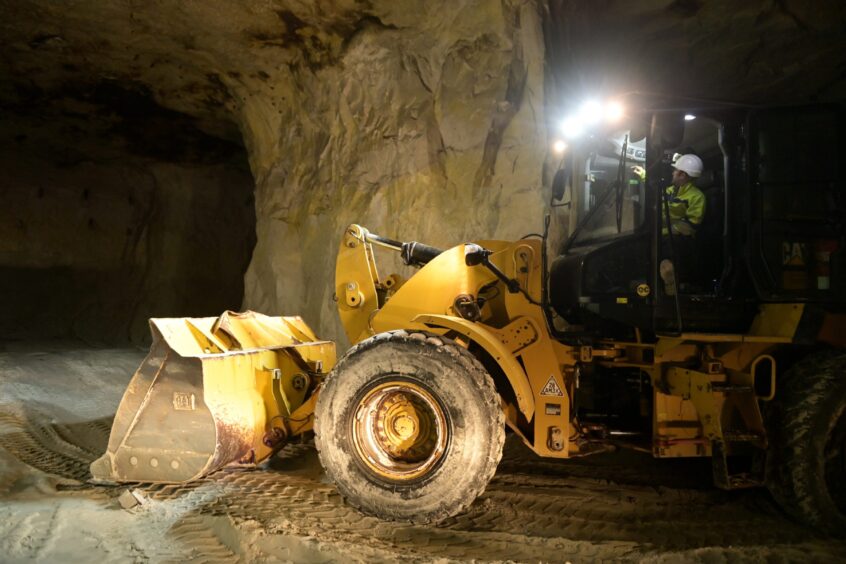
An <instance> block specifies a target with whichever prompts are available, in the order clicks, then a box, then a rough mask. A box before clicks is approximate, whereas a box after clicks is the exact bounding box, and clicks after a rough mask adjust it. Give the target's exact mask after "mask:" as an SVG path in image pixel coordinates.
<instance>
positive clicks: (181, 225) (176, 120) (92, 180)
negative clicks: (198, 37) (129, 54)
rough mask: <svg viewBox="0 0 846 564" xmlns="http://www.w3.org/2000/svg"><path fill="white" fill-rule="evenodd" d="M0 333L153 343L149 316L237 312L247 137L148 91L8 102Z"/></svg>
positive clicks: (63, 93) (249, 193) (2, 162)
mask: <svg viewBox="0 0 846 564" xmlns="http://www.w3.org/2000/svg"><path fill="white" fill-rule="evenodd" d="M0 171H2V172H0V200H2V205H0V296H3V300H2V303H3V304H4V306H3V308H2V309H3V311H2V315H0V340H5V341H10V340H42V339H44V340H46V339H83V340H85V341H88V342H91V343H104V344H105V343H108V344H119V343H127V342H132V343H142V342H145V341H147V340H148V338H149V330H148V328H147V319H148V318H149V317H181V316H213V315H219V314H220V313H221V312H222V311H224V310H226V309H238V308H239V307H240V305H241V301H242V299H243V291H244V282H243V275H244V272H245V270H246V268H247V265H248V263H249V260H250V256H251V253H252V250H253V247H254V246H255V221H256V220H255V209H254V199H253V189H254V183H253V178H252V175H251V173H250V168H249V165H248V162H247V154H246V150H245V148H244V146H243V144H242V143H240V140H232V139H222V138H220V137H218V136H215V135H212V134H209V133H207V132H205V131H203V130H202V129H201V128H200V127H199V126H198V123H197V122H196V120H194V118H192V117H190V116H187V115H185V114H181V113H178V112H175V111H172V110H169V109H166V108H164V107H162V106H160V105H159V104H157V103H156V101H155V100H154V98H153V96H152V95H151V93H150V92H149V91H148V90H147V89H146V88H145V87H143V86H142V85H138V84H134V83H128V82H122V83H121V82H117V81H111V80H106V81H103V80H101V81H97V82H95V83H85V82H81V83H73V84H69V85H63V86H61V87H57V88H55V89H51V91H50V92H44V91H42V90H39V89H37V88H32V89H21V88H20V87H19V88H18V89H17V90H16V92H15V96H14V97H13V99H11V100H9V99H7V100H5V101H3V102H2V104H0Z"/></svg>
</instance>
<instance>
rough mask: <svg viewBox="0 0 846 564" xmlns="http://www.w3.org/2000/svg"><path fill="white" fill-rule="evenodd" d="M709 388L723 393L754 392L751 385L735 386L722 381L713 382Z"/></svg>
mask: <svg viewBox="0 0 846 564" xmlns="http://www.w3.org/2000/svg"><path fill="white" fill-rule="evenodd" d="M711 390H712V391H714V392H720V393H723V394H750V393H752V392H754V389H753V388H752V386H736V385H732V384H724V383H722V382H714V383H713V384H711Z"/></svg>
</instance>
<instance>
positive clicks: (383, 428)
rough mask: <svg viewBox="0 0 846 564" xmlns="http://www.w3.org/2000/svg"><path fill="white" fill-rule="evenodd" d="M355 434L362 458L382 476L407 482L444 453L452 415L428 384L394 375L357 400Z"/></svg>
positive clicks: (367, 465)
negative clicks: (391, 378)
mask: <svg viewBox="0 0 846 564" xmlns="http://www.w3.org/2000/svg"><path fill="white" fill-rule="evenodd" d="M352 438H353V444H354V445H355V449H356V452H357V454H358V456H359V458H360V460H361V461H362V462H363V463H364V465H365V466H366V467H367V468H368V469H369V470H370V471H371V472H372V473H374V474H375V475H376V476H377V477H379V478H381V479H385V480H389V481H392V482H408V481H412V480H416V479H418V478H421V477H423V476H425V475H426V474H427V473H429V472H431V471H432V470H433V469H435V468H436V467H437V466H438V464H439V463H440V462H441V460H442V459H443V456H444V453H445V452H446V447H447V439H448V433H447V418H446V416H445V413H444V410H443V408H442V407H441V405H440V403H439V402H438V401H437V400H436V399H435V397H434V396H433V395H432V394H431V393H430V392H429V391H428V390H426V389H424V388H423V387H421V386H419V385H417V384H415V383H413V382H406V381H401V380H392V381H388V382H384V383H381V384H379V385H377V386H375V387H374V388H372V389H370V390H368V391H367V392H366V393H365V394H364V395H363V396H362V397H361V399H360V400H359V401H358V403H357V405H356V408H355V416H354V419H353V421H352Z"/></svg>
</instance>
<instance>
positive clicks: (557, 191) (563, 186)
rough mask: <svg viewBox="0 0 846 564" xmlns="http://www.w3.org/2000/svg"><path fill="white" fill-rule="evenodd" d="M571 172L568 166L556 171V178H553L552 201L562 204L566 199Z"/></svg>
mask: <svg viewBox="0 0 846 564" xmlns="http://www.w3.org/2000/svg"><path fill="white" fill-rule="evenodd" d="M570 176H571V170H570V168H569V167H568V166H566V165H565V166H564V168H559V169H558V170H557V171H555V176H553V177H552V199H553V201H556V202H560V201H561V200H563V199H564V193H565V192H566V191H567V185H568V184H569V183H570Z"/></svg>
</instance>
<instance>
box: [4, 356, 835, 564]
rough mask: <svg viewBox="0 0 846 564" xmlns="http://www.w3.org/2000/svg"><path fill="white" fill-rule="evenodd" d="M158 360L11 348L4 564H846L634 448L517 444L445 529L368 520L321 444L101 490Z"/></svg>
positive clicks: (740, 498)
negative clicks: (105, 469)
mask: <svg viewBox="0 0 846 564" xmlns="http://www.w3.org/2000/svg"><path fill="white" fill-rule="evenodd" d="M145 352H146V351H142V350H133V349H120V350H117V349H92V348H86V347H83V346H81V345H75V344H48V345H44V344H41V345H36V344H26V345H14V344H6V345H5V346H2V347H0V555H2V556H0V561H3V562H30V561H42V562H47V561H50V562H71V561H73V562H78V561H85V562H135V561H137V562H147V561H152V562H162V561H202V562H218V561H226V562H232V561H239V560H240V561H245V562H247V561H249V562H286V561H294V562H339V561H344V562H346V561H350V560H354V561H392V560H396V559H398V558H403V559H404V560H411V561H427V562H428V561H433V560H439V561H465V560H484V561H490V560H494V561H528V562H533V561H571V562H588V561H596V560H634V561H649V562H686V561H697V562H747V561H748V562H785V561H803V562H804V561H819V562H832V561H837V560H840V561H844V562H846V543H843V542H839V541H832V540H827V539H825V538H822V537H820V536H819V535H817V534H815V533H814V532H813V531H810V530H808V529H805V528H803V527H800V526H798V525H796V524H794V523H792V522H791V521H789V520H788V519H786V518H785V517H784V516H782V515H781V513H780V512H779V510H778V508H777V507H776V506H775V505H774V503H773V502H772V501H771V499H770V497H769V495H768V494H767V493H766V492H765V491H746V492H730V493H729V492H722V491H718V490H714V489H712V488H711V487H710V485H709V481H708V480H709V467H708V465H707V463H706V462H705V461H701V460H694V461H653V460H651V458H650V457H648V456H646V455H640V454H637V453H628V452H620V453H616V454H611V455H603V456H602V457H596V458H593V459H585V460H582V461H565V462H552V461H543V460H540V459H537V458H535V457H534V456H533V455H532V454H531V453H528V452H527V451H526V450H525V449H524V448H523V447H522V445H520V444H519V443H517V442H516V441H513V440H509V441H508V443H507V444H506V452H505V456H504V458H503V462H502V464H501V465H500V468H499V471H498V472H497V475H496V476H495V478H494V480H493V482H492V483H491V485H490V486H489V488H488V490H487V491H486V492H485V494H484V495H483V496H482V497H481V498H480V499H479V500H477V502H476V503H475V504H474V505H473V506H472V507H471V509H470V511H468V512H467V513H466V514H463V515H460V516H458V517H456V518H453V519H451V520H449V521H447V522H445V523H442V524H440V525H439V526H437V527H419V526H409V525H403V524H395V523H385V522H381V521H379V520H376V519H373V518H369V517H363V516H361V515H360V514H358V513H356V512H355V511H353V510H352V509H350V508H348V507H346V506H345V505H344V504H343V502H342V501H341V499H340V498H339V496H338V495H337V493H335V490H334V488H333V487H332V486H331V484H327V483H326V482H325V477H324V475H323V473H322V471H321V469H320V464H319V462H318V460H317V456H316V454H315V452H314V449H313V447H312V446H311V445H308V444H306V445H298V446H293V447H289V448H287V449H286V450H285V451H283V453H282V454H281V455H280V456H278V457H276V458H275V459H273V460H272V461H270V463H269V464H267V465H265V466H263V467H261V468H259V469H255V470H244V469H225V470H222V471H220V472H217V473H216V474H214V475H212V476H210V477H209V478H207V479H206V480H204V481H202V482H200V483H197V484H192V485H190V486H187V487H186V486H182V487H176V486H150V485H143V484H142V485H138V486H137V487H136V488H135V491H136V492H137V494H138V495H139V496H141V497H142V498H143V499H144V500H145V503H143V504H141V505H139V506H136V507H135V508H133V509H131V510H124V509H121V508H120V506H119V504H118V502H117V496H119V495H120V494H121V493H123V492H124V491H125V490H126V489H127V488H126V487H122V488H107V487H101V486H93V485H91V484H88V483H87V482H86V480H87V478H88V464H89V463H90V461H91V460H93V459H94V458H96V457H97V456H98V455H99V454H100V453H101V452H102V451H103V450H105V445H106V442H107V440H108V432H109V428H110V425H111V417H112V415H113V414H114V410H115V408H116V407H117V404H118V402H119V400H120V397H121V394H122V393H123V389H124V386H125V385H126V384H127V382H128V381H129V378H130V376H131V375H132V373H133V371H134V370H135V368H136V367H137V365H138V364H139V363H140V361H141V359H142V358H143V357H144V354H145Z"/></svg>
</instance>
